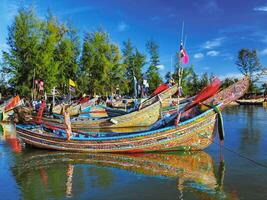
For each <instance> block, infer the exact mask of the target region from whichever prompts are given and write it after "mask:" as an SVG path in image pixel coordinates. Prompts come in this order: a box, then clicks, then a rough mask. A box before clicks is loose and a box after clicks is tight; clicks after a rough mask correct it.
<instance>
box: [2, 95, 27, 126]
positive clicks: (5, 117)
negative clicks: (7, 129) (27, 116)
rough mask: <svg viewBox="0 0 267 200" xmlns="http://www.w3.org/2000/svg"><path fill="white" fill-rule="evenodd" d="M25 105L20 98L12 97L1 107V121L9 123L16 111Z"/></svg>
mask: <svg viewBox="0 0 267 200" xmlns="http://www.w3.org/2000/svg"><path fill="white" fill-rule="evenodd" d="M23 104H24V100H23V99H20V97H19V96H15V97H12V98H11V99H9V100H8V101H7V102H5V103H3V104H2V105H1V106H0V121H3V122H8V121H10V119H11V118H12V116H13V114H14V109H15V108H16V107H18V106H21V105H23Z"/></svg>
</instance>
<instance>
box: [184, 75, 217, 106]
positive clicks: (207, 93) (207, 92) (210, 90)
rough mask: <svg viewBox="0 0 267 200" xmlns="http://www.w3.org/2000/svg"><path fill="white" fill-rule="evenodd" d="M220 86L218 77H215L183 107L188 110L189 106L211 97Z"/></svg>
mask: <svg viewBox="0 0 267 200" xmlns="http://www.w3.org/2000/svg"><path fill="white" fill-rule="evenodd" d="M220 86H221V81H220V79H219V78H215V79H213V80H212V82H211V83H210V84H209V85H208V86H207V87H205V88H204V89H203V90H201V91H200V92H199V93H198V94H197V95H196V96H195V98H194V99H193V101H192V102H191V103H190V104H188V105H187V106H186V107H185V110H189V109H190V108H192V107H194V106H196V105H197V104H198V103H200V102H202V101H205V100H206V99H208V98H210V97H212V96H213V95H215V94H216V92H217V91H218V90H219V88H220Z"/></svg>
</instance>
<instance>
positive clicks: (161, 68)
mask: <svg viewBox="0 0 267 200" xmlns="http://www.w3.org/2000/svg"><path fill="white" fill-rule="evenodd" d="M157 68H158V69H159V70H164V69H165V66H164V65H157Z"/></svg>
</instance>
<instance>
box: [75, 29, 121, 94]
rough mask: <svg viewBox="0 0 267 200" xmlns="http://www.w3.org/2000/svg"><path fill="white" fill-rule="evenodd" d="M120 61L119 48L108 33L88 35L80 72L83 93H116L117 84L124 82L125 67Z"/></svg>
mask: <svg viewBox="0 0 267 200" xmlns="http://www.w3.org/2000/svg"><path fill="white" fill-rule="evenodd" d="M120 60H121V55H120V51H119V48H118V46H117V45H116V44H113V43H112V42H111V41H110V38H109V37H108V34H107V33H106V32H104V31H103V30H98V31H94V32H91V33H86V35H85V38H84V41H83V49H82V56H81V66H80V70H79V77H80V78H79V85H80V89H81V92H82V93H84V92H86V93H89V94H102V95H104V94H106V93H108V94H111V93H113V92H115V91H114V90H115V89H116V87H117V84H119V83H123V82H124V77H122V76H124V74H125V67H124V66H122V65H121V63H120ZM121 87H123V84H121Z"/></svg>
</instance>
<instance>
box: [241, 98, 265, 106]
mask: <svg viewBox="0 0 267 200" xmlns="http://www.w3.org/2000/svg"><path fill="white" fill-rule="evenodd" d="M236 102H237V103H238V104H239V105H263V102H264V98H259V99H239V100H236Z"/></svg>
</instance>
